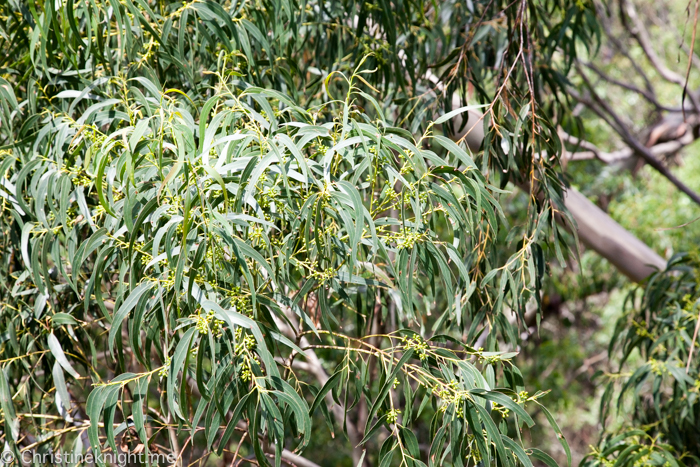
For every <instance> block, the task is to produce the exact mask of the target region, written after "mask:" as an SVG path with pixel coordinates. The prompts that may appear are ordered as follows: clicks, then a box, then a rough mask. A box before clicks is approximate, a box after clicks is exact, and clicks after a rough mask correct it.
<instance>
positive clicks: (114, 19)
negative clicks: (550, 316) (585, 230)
mask: <svg viewBox="0 0 700 467" xmlns="http://www.w3.org/2000/svg"><path fill="white" fill-rule="evenodd" d="M594 16H595V15H594V10H593V8H592V5H591V4H589V3H588V2H581V1H573V0H571V1H569V0H563V1H555V0H547V1H521V2H506V1H478V2H472V1H467V2H456V1H450V0H448V1H441V2H434V3H431V4H425V3H422V2H417V3H416V2H397V3H389V2H379V3H376V4H374V3H368V2H355V1H333V2H317V1H310V2H306V3H303V4H296V3H294V2H229V1H193V2H191V3H184V4H183V3H179V2H172V3H171V2H164V1H150V0H134V1H132V0H120V1H116V0H110V1H105V2H100V1H92V0H90V1H77V2H76V1H71V0H69V1H66V2H53V1H46V2H45V3H40V2H36V1H31V0H30V1H26V2H21V1H19V0H8V1H7V2H4V3H3V4H2V5H0V21H1V22H2V24H1V25H0V44H1V45H0V47H2V50H3V51H6V52H7V53H6V54H5V55H4V56H2V57H0V103H1V105H2V114H1V115H2V116H1V117H0V118H1V120H0V145H2V147H1V149H0V150H1V151H2V159H0V168H1V170H0V173H2V182H1V186H0V196H1V197H2V198H3V200H2V202H3V210H2V216H1V217H0V222H1V224H0V227H1V230H2V231H1V232H0V235H1V237H0V242H1V244H0V258H1V263H0V277H2V288H1V289H0V301H1V302H2V309H1V311H0V322H2V325H0V329H2V331H3V334H2V337H1V342H0V345H1V346H2V347H1V349H2V350H1V351H0V355H1V357H0V362H1V364H2V374H1V375H0V402H1V408H2V411H3V415H4V417H3V418H4V421H5V424H4V428H3V430H2V437H3V440H4V441H5V450H6V451H9V452H13V453H14V454H15V455H16V456H17V455H20V454H21V453H23V452H49V451H58V450H64V451H81V450H87V449H92V450H93V451H95V452H97V451H98V450H104V452H124V451H127V450H131V451H135V452H161V453H168V454H172V455H173V456H174V457H178V458H179V462H183V463H184V461H185V459H188V463H189V462H191V461H192V460H195V461H196V460H197V459H202V460H203V461H205V460H206V459H207V457H208V456H212V455H213V456H215V457H217V458H223V460H224V461H226V462H227V463H233V462H235V461H236V459H241V458H245V459H248V460H250V461H253V460H255V462H258V463H259V464H262V465H266V464H269V463H275V464H276V465H280V463H281V462H283V461H284V462H288V463H294V462H299V464H298V465H304V464H303V462H308V461H307V460H306V459H303V458H302V459H301V460H300V459H299V458H298V457H295V456H296V454H295V453H301V454H302V455H303V456H305V457H308V458H309V459H310V460H312V461H314V460H316V461H317V462H322V461H325V462H326V463H329V464H330V463H338V464H343V465H350V464H351V463H352V465H358V464H359V465H362V464H364V465H374V464H376V465H382V466H388V465H431V466H432V465H478V464H481V465H514V464H523V465H531V463H532V462H533V460H534V461H535V462H540V463H544V464H547V465H555V464H556V462H555V461H554V460H553V459H552V458H551V457H550V456H549V455H548V454H546V453H544V452H542V451H540V450H538V449H535V448H533V447H531V446H530V443H529V442H528V441H527V440H528V437H527V436H523V434H524V433H527V429H526V427H529V426H532V425H533V423H534V421H533V414H534V413H535V412H537V413H540V414H544V416H545V419H546V420H547V421H548V422H549V425H550V427H551V428H548V436H549V437H550V438H552V439H553V440H554V442H555V443H559V442H560V443H561V445H562V449H563V450H564V452H565V453H566V454H565V457H568V458H569V462H570V454H569V448H568V445H567V443H566V441H565V440H564V439H563V437H562V434H561V431H560V430H559V428H558V426H557V424H556V422H555V421H554V418H553V417H552V415H551V414H550V413H549V411H548V410H547V409H546V408H545V407H544V406H543V405H541V402H542V403H543V404H545V405H547V402H543V401H548V399H547V398H544V399H542V397H543V396H544V393H542V392H537V393H534V394H532V393H531V392H532V391H531V390H530V388H528V387H526V385H525V382H524V378H523V377H522V375H521V373H520V371H519V370H518V369H517V367H516V366H515V365H514V363H513V357H515V355H516V352H517V350H518V345H519V343H520V332H521V331H522V330H523V323H524V322H525V313H526V310H527V309H528V307H530V308H534V309H535V310H536V311H535V315H536V322H539V318H540V317H541V311H542V303H541V302H540V301H541V297H542V283H543V281H544V280H546V275H547V272H548V269H549V262H551V261H553V260H555V259H556V260H557V262H558V263H560V264H565V263H566V261H567V260H568V259H569V254H568V251H569V248H570V247H571V246H572V245H573V243H574V242H575V241H576V239H575V236H569V235H567V234H565V233H564V232H563V230H562V227H561V226H560V225H558V224H557V223H556V220H557V218H559V219H562V218H563V219H565V222H564V223H565V224H566V223H567V221H568V225H571V224H572V222H571V219H570V218H569V217H568V214H567V212H566V209H565V208H564V206H563V202H562V196H563V191H564V181H563V177H562V175H561V167H560V163H559V159H558V157H559V155H560V153H561V143H560V139H559V136H558V135H557V125H558V124H564V125H565V126H567V127H571V126H572V125H573V123H572V122H573V120H572V119H571V116H570V113H569V109H568V108H569V105H568V96H567V86H568V85H569V83H568V81H567V74H568V73H569V71H570V69H571V66H572V63H573V61H574V60H575V59H576V57H577V53H578V52H579V51H580V50H582V49H585V48H587V47H588V48H590V49H589V52H590V53H593V52H594V49H595V45H596V40H595V37H596V34H597V33H598V28H597V24H596V20H595V17H594ZM453 96H457V98H456V99H453ZM456 107H459V108H456ZM477 109H478V110H480V111H481V112H484V115H485V116H484V118H483V121H482V120H479V122H477V127H478V128H479V129H481V128H483V131H484V133H485V138H484V141H483V144H481V146H480V148H479V150H478V151H476V150H473V149H474V148H473V146H472V149H470V146H469V145H467V144H466V140H467V137H468V135H466V136H465V135H464V129H465V124H466V122H467V118H465V117H466V116H467V115H469V116H470V118H473V117H472V116H473V115H474V114H473V113H470V112H472V111H474V110H477ZM471 123H472V122H470V124H471ZM477 146H478V144H477ZM511 182H512V183H511ZM516 186H519V187H520V188H523V189H524V190H525V191H526V193H527V196H526V199H525V201H524V203H523V205H522V209H521V212H520V213H519V216H518V222H517V223H516V224H515V225H509V222H508V220H507V219H506V216H505V215H504V214H503V202H504V200H507V199H508V198H507V196H508V193H507V191H504V189H506V190H507V189H508V188H514V187H516ZM679 268H680V269H682V268H681V267H680V266H678V265H675V263H672V268H671V271H670V272H666V273H660V274H659V275H658V276H656V277H655V278H653V279H652V280H650V282H649V285H648V286H646V288H645V289H644V290H643V295H644V297H643V299H637V298H634V297H632V298H630V302H629V303H630V305H629V308H628V314H627V315H625V317H624V319H622V320H621V321H620V324H619V327H618V330H619V335H620V336H625V337H624V338H623V339H621V340H620V341H619V342H618V339H613V343H612V344H613V347H612V351H611V355H613V354H614V352H615V349H617V348H622V349H623V352H624V357H623V358H622V360H621V362H620V365H624V364H625V363H626V359H627V357H628V356H629V355H630V354H631V353H632V350H633V349H640V350H641V351H642V355H643V357H644V359H645V360H646V361H645V362H644V364H643V365H642V366H640V367H639V369H636V368H635V372H634V374H630V375H628V374H627V373H625V372H624V371H622V370H621V372H620V373H619V374H616V375H613V376H612V380H611V382H610V386H609V387H610V389H609V391H608V392H607V393H606V398H605V399H604V401H603V402H604V404H603V406H604V407H605V408H607V407H608V405H609V404H612V401H613V399H612V398H613V395H615V391H618V392H619V394H617V396H618V397H617V398H616V399H615V400H616V401H620V402H619V404H618V405H619V406H620V407H622V406H623V405H624V404H626V403H628V402H625V401H626V400H628V399H626V398H625V397H626V396H627V395H628V394H631V393H632V392H634V398H633V401H632V405H633V408H632V411H633V413H634V414H635V417H636V418H635V419H634V421H633V424H632V426H633V427H634V428H639V427H640V426H643V427H649V428H648V429H647V428H644V429H643V430H642V431H639V430H637V431H634V430H632V431H630V430H626V427H624V428H623V429H622V431H620V430H617V428H615V429H614V430H612V431H615V434H617V433H619V432H622V433H623V435H621V436H618V437H613V436H611V437H608V438H606V439H604V440H603V441H602V444H601V447H600V449H598V451H596V453H595V454H594V455H592V456H591V457H590V458H589V459H588V460H587V462H589V463H596V462H599V463H606V462H614V461H615V460H619V462H620V463H623V462H627V463H629V464H630V465H632V464H634V463H635V462H637V463H640V462H647V461H648V462H651V461H654V462H659V463H660V465H661V464H664V463H665V462H669V463H671V464H673V463H674V462H675V459H678V458H680V461H681V462H684V461H685V462H688V463H690V464H692V462H690V461H688V460H689V459H691V460H692V457H691V455H695V456H697V453H696V451H692V450H689V449H688V448H687V446H692V445H693V443H695V440H694V439H692V436H693V433H694V431H693V430H692V429H691V428H692V427H693V426H696V425H697V424H696V417H697V407H698V406H697V398H696V396H697V385H696V383H695V381H696V380H697V377H698V375H697V368H698V366H697V365H691V367H690V368H691V370H692V372H690V373H688V374H686V373H685V368H682V365H681V363H682V362H685V361H687V357H688V355H689V354H692V348H693V345H697V343H695V344H691V342H695V337H694V336H693V335H692V329H694V326H695V325H696V323H697V308H696V304H695V301H694V297H696V296H697V293H696V292H697V291H696V284H695V282H694V281H695V279H694V277H695V276H694V275H693V274H694V273H690V272H686V273H681V274H679V273H677V272H674V271H676V270H679ZM657 313H658V314H657ZM652 314H653V319H652ZM688 330H691V331H688ZM660 342H667V343H665V344H662V345H660V344H659V343H660ZM617 346H619V347H617ZM608 376H610V375H608ZM649 386H653V388H652V390H651V391H650V390H649V389H648V387H649ZM528 391H530V392H528ZM649 393H652V394H655V397H654V398H653V400H648V399H647V398H646V394H649ZM550 400H551V398H550ZM602 418H603V420H604V421H605V420H606V413H605V412H604V413H603V414H602ZM340 432H342V435H340V436H338V438H343V439H347V440H348V443H347V444H346V443H345V442H344V441H342V440H339V439H336V433H340ZM327 433H330V436H331V438H332V439H328V435H327ZM657 437H658V438H657ZM657 439H658V440H661V441H660V443H661V444H658V445H657V444H655V443H656V440H657ZM324 442H329V443H332V445H333V446H337V447H339V448H340V449H339V450H338V452H339V453H338V454H335V456H336V457H333V455H334V453H329V452H327V451H329V450H327V449H326V450H324V449H321V446H322V444H323V443H324ZM650 446H651V447H650ZM365 450H366V452H365ZM292 451H294V452H292ZM322 451H326V452H322ZM616 456H617V457H616ZM634 456H636V457H634ZM645 456H646V457H645ZM611 459H613V460H612V461H611Z"/></svg>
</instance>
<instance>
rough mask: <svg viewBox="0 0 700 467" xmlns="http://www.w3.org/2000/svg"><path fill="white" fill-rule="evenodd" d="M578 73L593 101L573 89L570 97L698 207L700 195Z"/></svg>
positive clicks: (586, 78)
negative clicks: (614, 132)
mask: <svg viewBox="0 0 700 467" xmlns="http://www.w3.org/2000/svg"><path fill="white" fill-rule="evenodd" d="M577 66H578V65H577ZM579 71H581V73H580V74H581V78H582V79H583V81H584V82H585V84H586V86H587V87H588V89H589V92H590V94H591V97H592V99H593V100H591V99H588V98H586V97H584V96H582V95H580V94H579V93H578V92H576V91H575V90H574V89H571V90H570V94H571V96H572V97H573V98H574V99H576V100H578V101H579V102H583V103H584V104H586V106H588V108H589V109H591V110H592V111H593V112H594V113H595V114H596V115H598V116H599V117H600V118H602V119H603V120H605V121H606V122H607V123H608V125H610V126H611V127H612V128H613V129H614V130H615V131H616V132H617V133H618V134H619V135H620V136H621V137H622V139H623V140H624V141H625V143H627V145H628V146H630V148H632V149H633V150H634V152H635V153H636V154H638V155H639V156H640V157H641V158H642V159H644V160H645V161H646V163H647V164H649V165H650V166H652V167H653V168H654V169H656V170H657V171H658V172H659V173H660V174H661V175H663V176H664V177H666V178H667V179H668V180H669V181H670V182H671V183H673V184H674V185H675V186H676V188H678V189H679V190H680V191H682V192H683V193H685V194H686V195H688V197H689V198H690V199H692V200H693V201H694V202H695V203H697V204H698V205H700V195H698V194H697V193H695V192H694V191H693V190H691V189H690V188H689V187H688V186H687V185H686V184H685V183H683V182H682V181H681V180H679V179H678V177H676V176H675V175H674V174H673V173H672V172H671V171H670V170H669V169H668V168H667V167H666V166H665V165H663V164H662V163H661V161H659V160H658V159H657V158H656V156H655V155H654V154H653V153H652V152H651V151H650V150H649V148H647V147H646V146H644V145H643V144H642V143H640V142H639V141H638V140H637V139H636V138H635V137H634V136H632V134H631V133H630V131H629V130H628V129H627V126H626V125H625V124H624V122H623V121H622V119H621V118H620V117H619V116H618V115H617V114H616V113H615V111H614V110H613V109H612V107H611V106H610V104H608V103H607V102H606V101H605V100H604V99H602V98H601V97H600V96H599V95H598V94H597V93H596V92H595V89H594V88H593V85H592V84H591V82H590V81H589V80H588V77H587V76H586V75H585V73H583V72H582V70H581V69H580V67H579Z"/></svg>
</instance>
